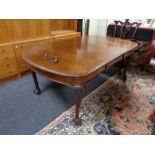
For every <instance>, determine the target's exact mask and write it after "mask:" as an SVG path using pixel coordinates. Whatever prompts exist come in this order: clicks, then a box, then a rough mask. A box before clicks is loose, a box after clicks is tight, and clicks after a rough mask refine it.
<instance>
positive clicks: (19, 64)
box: [0, 19, 80, 82]
mask: <svg viewBox="0 0 155 155" xmlns="http://www.w3.org/2000/svg"><path fill="white" fill-rule="evenodd" d="M76 31H77V20H76V19H0V82H3V81H6V79H7V78H11V77H20V76H21V75H22V74H23V73H24V72H26V71H28V68H27V66H26V65H25V63H24V61H23V60H22V59H21V51H22V50H24V49H26V48H27V47H29V46H33V45H35V44H41V43H43V42H51V43H52V42H53V40H59V39H60V40H61V39H64V38H69V37H75V36H80V33H78V32H76Z"/></svg>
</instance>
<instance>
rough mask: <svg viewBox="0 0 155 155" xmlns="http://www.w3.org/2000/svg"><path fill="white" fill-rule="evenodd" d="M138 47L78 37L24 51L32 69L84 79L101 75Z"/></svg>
mask: <svg viewBox="0 0 155 155" xmlns="http://www.w3.org/2000/svg"><path fill="white" fill-rule="evenodd" d="M136 47H137V44H136V43H135V42H132V41H129V40H124V39H119V38H111V37H101V36H89V37H76V38H72V39H67V40H60V41H57V42H53V43H51V44H49V43H46V44H44V45H42V44H40V45H39V44H38V45H35V46H32V47H30V48H28V49H26V50H25V51H23V55H22V58H23V59H24V60H25V61H26V63H28V64H29V65H31V66H33V67H35V68H38V69H40V70H44V71H46V72H48V73H52V74H55V75H59V76H63V77H65V76H66V77H82V76H88V75H91V74H94V72H98V71H99V70H101V68H104V67H105V66H106V65H107V64H108V63H110V62H112V61H113V60H115V59H117V58H119V57H122V56H124V55H126V54H127V53H128V52H130V51H131V50H133V49H135V48H136ZM94 76H95V75H94Z"/></svg>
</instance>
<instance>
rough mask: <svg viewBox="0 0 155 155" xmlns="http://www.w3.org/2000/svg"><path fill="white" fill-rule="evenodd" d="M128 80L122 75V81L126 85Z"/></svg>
mask: <svg viewBox="0 0 155 155" xmlns="http://www.w3.org/2000/svg"><path fill="white" fill-rule="evenodd" d="M126 80H127V76H126V74H123V75H122V81H123V82H124V83H125V82H126Z"/></svg>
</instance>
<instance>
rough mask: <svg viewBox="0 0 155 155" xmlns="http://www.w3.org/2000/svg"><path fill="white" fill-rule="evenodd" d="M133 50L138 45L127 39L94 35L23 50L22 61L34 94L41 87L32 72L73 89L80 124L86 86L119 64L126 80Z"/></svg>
mask: <svg viewBox="0 0 155 155" xmlns="http://www.w3.org/2000/svg"><path fill="white" fill-rule="evenodd" d="M135 48H137V44H136V43H134V42H132V41H129V40H123V39H116V38H111V37H97V36H96V37H95V36H91V37H75V38H72V39H67V40H66V39H65V40H59V41H57V40H56V41H53V43H52V44H49V43H46V44H44V45H42V44H38V45H35V46H34V45H33V46H31V47H30V48H28V49H26V50H23V53H22V58H23V59H24V61H25V62H26V64H27V66H28V68H29V69H30V70H31V71H32V76H33V79H34V81H35V90H34V92H35V93H36V94H39V93H40V88H39V85H38V81H37V78H36V74H35V73H39V74H42V75H44V76H45V77H47V78H49V79H51V80H52V81H55V82H58V83H61V84H65V85H69V86H70V87H73V88H75V92H76V110H75V123H76V124H80V119H79V108H80V103H81V100H82V98H83V97H84V94H85V93H84V91H85V87H86V85H87V83H88V82H89V81H90V80H92V79H93V78H95V77H96V76H98V75H99V74H100V73H102V72H103V71H106V70H108V68H110V67H111V66H112V65H114V64H116V63H118V62H120V61H121V62H122V63H123V65H122V66H123V68H124V70H123V73H122V74H123V76H122V77H126V76H125V73H126V66H127V63H126V60H128V57H129V56H130V55H131V53H132V52H133V50H134V49H135ZM54 57H55V58H56V59H57V60H56V61H55V60H54V59H53V58H54Z"/></svg>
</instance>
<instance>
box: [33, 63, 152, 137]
mask: <svg viewBox="0 0 155 155" xmlns="http://www.w3.org/2000/svg"><path fill="white" fill-rule="evenodd" d="M127 76H128V79H127V81H126V83H125V84H124V83H123V82H122V81H121V79H120V78H119V77H118V76H114V77H112V78H111V79H109V80H108V81H106V82H105V83H104V84H102V85H101V86H100V87H98V88H97V89H95V90H94V91H93V92H92V93H90V94H89V95H88V96H87V97H85V98H84V99H83V101H82V104H81V109H80V118H81V119H82V125H81V126H75V124H74V122H73V118H74V109H75V106H73V107H72V108H71V109H69V110H67V111H66V112H64V113H63V114H61V115H60V116H59V117H58V118H57V119H55V120H54V121H53V122H51V123H50V124H48V125H47V126H46V127H45V128H43V129H42V130H40V131H39V132H38V133H36V134H41V135H90V134H92V135H96V134H99V135H120V134H121V135H148V134H151V130H152V127H153V119H154V113H155V65H149V66H147V68H146V70H145V71H143V72H140V70H139V68H136V67H130V68H129V70H128V72H127Z"/></svg>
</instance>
